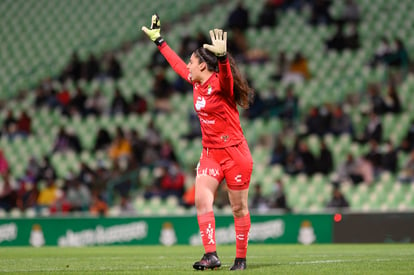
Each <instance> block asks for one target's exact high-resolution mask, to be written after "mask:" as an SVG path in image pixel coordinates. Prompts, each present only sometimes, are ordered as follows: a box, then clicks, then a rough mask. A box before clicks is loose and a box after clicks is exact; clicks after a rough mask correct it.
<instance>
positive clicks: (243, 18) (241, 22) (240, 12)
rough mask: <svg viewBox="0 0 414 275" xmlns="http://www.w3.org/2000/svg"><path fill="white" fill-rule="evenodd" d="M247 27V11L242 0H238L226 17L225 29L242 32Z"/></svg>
mask: <svg viewBox="0 0 414 275" xmlns="http://www.w3.org/2000/svg"><path fill="white" fill-rule="evenodd" d="M248 27H249V11H248V10H247V9H246V8H245V7H244V5H243V1H238V3H237V5H236V7H235V9H233V10H232V11H231V12H230V14H229V17H228V18H227V24H226V29H231V30H233V31H234V30H240V31H242V32H244V31H245V30H246V29H247V28H248Z"/></svg>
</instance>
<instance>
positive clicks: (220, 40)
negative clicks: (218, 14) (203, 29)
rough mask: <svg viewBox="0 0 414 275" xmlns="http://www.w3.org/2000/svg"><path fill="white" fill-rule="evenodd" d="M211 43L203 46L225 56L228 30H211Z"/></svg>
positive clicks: (219, 55) (220, 55)
mask: <svg viewBox="0 0 414 275" xmlns="http://www.w3.org/2000/svg"><path fill="white" fill-rule="evenodd" d="M210 37H211V44H212V45H209V44H204V45H203V47H204V48H206V49H207V50H209V51H210V52H212V53H214V54H215V55H216V56H217V57H225V56H226V53H227V32H223V30H222V29H214V31H213V30H210Z"/></svg>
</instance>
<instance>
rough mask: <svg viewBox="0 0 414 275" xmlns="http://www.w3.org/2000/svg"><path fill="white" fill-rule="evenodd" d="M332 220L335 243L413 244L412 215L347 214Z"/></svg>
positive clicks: (413, 223)
mask: <svg viewBox="0 0 414 275" xmlns="http://www.w3.org/2000/svg"><path fill="white" fill-rule="evenodd" d="M334 220H336V222H335V223H334V226H333V242H335V243H395V242H396V243H412V242H414V213H405V212H399V213H370V214H366V213H349V214H346V215H342V216H341V218H340V219H339V218H336V219H334Z"/></svg>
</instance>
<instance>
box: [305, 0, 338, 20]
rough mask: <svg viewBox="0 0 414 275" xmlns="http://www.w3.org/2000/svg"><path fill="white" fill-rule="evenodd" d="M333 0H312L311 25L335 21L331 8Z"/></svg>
mask: <svg viewBox="0 0 414 275" xmlns="http://www.w3.org/2000/svg"><path fill="white" fill-rule="evenodd" d="M331 4H332V1H331V0H314V1H312V2H311V5H312V6H311V18H310V24H311V25H319V24H331V23H332V22H333V19H332V16H331V14H330V12H329V8H330V6H331Z"/></svg>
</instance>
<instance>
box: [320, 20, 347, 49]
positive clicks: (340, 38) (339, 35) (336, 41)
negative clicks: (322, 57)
mask: <svg viewBox="0 0 414 275" xmlns="http://www.w3.org/2000/svg"><path fill="white" fill-rule="evenodd" d="M325 44H326V47H327V49H328V50H334V51H337V52H342V51H343V50H344V49H345V48H346V46H347V41H346V35H345V31H344V25H343V24H338V25H337V26H336V31H335V33H334V35H333V36H332V37H331V38H329V39H328V40H327V41H326V42H325Z"/></svg>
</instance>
